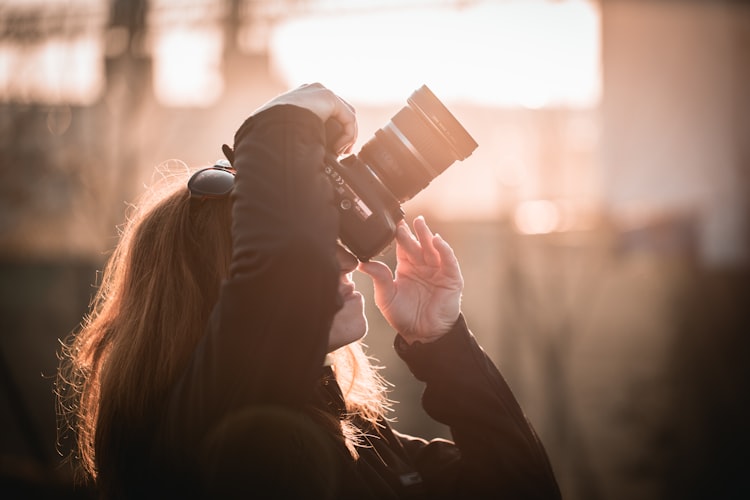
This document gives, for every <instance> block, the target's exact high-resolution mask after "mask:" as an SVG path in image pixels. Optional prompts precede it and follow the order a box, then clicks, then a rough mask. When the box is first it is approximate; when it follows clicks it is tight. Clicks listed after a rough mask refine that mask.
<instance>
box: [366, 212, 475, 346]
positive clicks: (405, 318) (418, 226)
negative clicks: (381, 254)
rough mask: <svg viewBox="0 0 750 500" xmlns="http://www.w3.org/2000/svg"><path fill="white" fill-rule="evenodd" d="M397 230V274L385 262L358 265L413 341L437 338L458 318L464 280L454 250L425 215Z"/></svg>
mask: <svg viewBox="0 0 750 500" xmlns="http://www.w3.org/2000/svg"><path fill="white" fill-rule="evenodd" d="M414 230H415V232H416V236H415V235H414V233H412V232H411V231H410V230H409V226H408V225H407V224H406V223H405V222H403V221H402V222H401V223H400V224H399V227H398V230H397V232H396V261H397V263H396V275H395V277H394V276H393V273H391V270H390V269H389V268H388V266H386V265H385V264H384V263H382V262H377V261H370V262H362V263H360V264H359V270H360V271H362V272H364V273H366V274H368V275H369V276H370V277H371V278H372V280H373V283H374V286H375V304H376V305H377V306H378V308H379V309H380V311H381V312H382V313H383V316H384V317H385V319H386V320H387V321H388V323H390V325H391V326H392V327H393V328H394V329H395V330H396V331H398V332H399V333H400V334H401V336H402V337H404V339H405V340H406V342H408V343H409V344H411V343H413V342H415V341H419V342H423V343H427V342H434V341H435V340H437V339H439V338H440V337H442V336H443V335H444V334H446V333H447V332H448V331H449V330H450V329H451V327H452V326H453V324H454V323H455V322H456V320H457V319H458V315H459V313H460V310H461V292H462V291H463V286H464V280H463V277H462V276H461V269H460V268H459V265H458V260H456V256H455V254H454V253H453V249H452V248H451V247H450V246H449V245H448V243H446V242H445V240H443V238H442V237H441V236H440V235H434V234H432V231H431V230H430V228H429V227H428V226H427V223H426V222H425V220H424V218H423V217H421V216H420V217H417V218H416V219H415V220H414Z"/></svg>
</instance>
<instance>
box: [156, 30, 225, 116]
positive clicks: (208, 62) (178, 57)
mask: <svg viewBox="0 0 750 500" xmlns="http://www.w3.org/2000/svg"><path fill="white" fill-rule="evenodd" d="M222 47H223V45H222V36H221V32H220V31H219V30H218V29H202V30H196V29H191V30H187V29H172V30H169V31H164V32H162V33H160V34H159V36H158V38H157V40H156V42H155V46H154V93H155V94H156V97H157V99H159V102H161V103H162V104H163V105H165V106H195V107H207V106H210V105H211V104H213V103H214V102H216V100H217V99H218V98H219V97H220V96H221V93H222V90H223V88H224V80H223V77H222V74H221V67H220V64H221V51H222Z"/></svg>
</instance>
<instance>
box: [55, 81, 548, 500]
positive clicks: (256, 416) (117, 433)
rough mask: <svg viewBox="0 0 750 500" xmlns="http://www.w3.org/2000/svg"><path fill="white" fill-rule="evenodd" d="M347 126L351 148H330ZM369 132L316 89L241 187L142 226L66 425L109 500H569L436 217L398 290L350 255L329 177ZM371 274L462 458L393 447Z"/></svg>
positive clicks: (85, 346) (74, 343)
mask: <svg viewBox="0 0 750 500" xmlns="http://www.w3.org/2000/svg"><path fill="white" fill-rule="evenodd" d="M328 120H336V121H338V122H339V124H340V125H341V133H340V136H339V137H338V138H331V139H332V140H330V141H328V142H327V141H326V139H327V138H326V137H325V123H326V121H328ZM356 132H357V127H356V117H355V113H354V110H353V108H352V107H351V106H350V105H348V104H347V103H346V102H345V101H343V100H342V99H341V98H339V97H338V96H336V95H335V94H334V93H332V92H331V91H330V90H328V89H326V88H325V87H323V86H321V85H319V84H313V85H304V86H302V87H299V88H297V89H294V90H292V91H290V92H288V93H286V94H282V95H280V96H278V97H276V98H275V99H273V100H271V101H270V102H269V103H268V104H266V105H265V106H263V107H262V108H260V109H259V110H257V111H256V112H255V113H253V114H252V115H251V117H250V118H248V120H246V122H245V123H244V124H243V125H242V126H241V127H240V129H239V130H238V132H237V134H236V136H235V143H234V150H233V151H232V150H229V149H228V148H227V153H228V156H229V157H230V159H231V160H232V164H233V167H234V168H233V169H231V170H224V169H222V168H219V167H214V168H209V169H204V170H202V171H199V172H197V173H195V174H193V176H192V177H191V178H190V179H189V181H187V182H186V179H184V178H182V179H178V180H177V182H176V183H172V184H170V185H171V186H172V187H170V188H169V190H167V191H166V192H155V193H154V198H155V201H153V202H152V203H145V202H144V203H142V204H140V205H139V210H138V211H137V213H135V214H133V215H132V216H131V217H130V219H129V223H128V225H127V227H126V228H125V230H124V233H123V235H122V238H121V241H120V242H119V245H118V247H117V249H116V250H115V253H114V254H113V255H112V257H111V259H110V260H109V263H108V266H107V268H106V270H105V274H104V277H103V281H102V284H101V287H100V289H99V291H98V294H97V297H96V300H95V302H94V305H93V308H92V312H91V314H90V315H89V317H88V318H87V321H86V323H85V324H84V326H83V328H82V329H81V331H80V332H78V334H77V335H75V336H74V337H73V338H72V339H71V341H70V342H68V343H67V344H66V349H65V350H64V354H65V356H66V357H65V358H64V361H63V365H62V366H61V370H60V382H61V384H60V394H59V397H60V403H61V405H60V407H61V409H62V411H63V414H64V415H65V416H67V417H68V421H69V422H70V423H71V428H72V429H73V431H74V432H75V434H76V440H77V444H78V447H77V448H78V450H77V451H78V458H79V459H80V463H81V465H82V469H83V471H84V472H85V473H86V474H87V475H88V477H90V478H91V479H93V480H94V481H95V483H96V485H97V487H98V488H99V490H100V491H101V492H102V495H103V496H104V497H107V498H136V497H137V498H143V497H163V496H167V495H171V496H175V495H177V496H184V497H204V498H219V497H222V498H226V497H231V496H235V495H237V496H238V497H239V496H247V495H252V494H253V493H254V492H255V493H257V492H259V491H264V492H269V491H270V492H272V493H275V494H278V496H279V497H284V498H286V496H285V495H289V496H292V497H293V496H303V497H305V498H378V499H380V498H420V497H424V498H436V497H445V498H461V497H465V498H478V497H488V498H559V496H560V494H559V490H558V487H557V484H556V482H555V478H554V475H553V473H552V470H551V468H550V465H549V462H548V459H547V456H546V453H545V451H544V448H543V446H542V445H541V443H540V442H539V440H538V438H537V437H536V434H535V433H534V431H533V429H532V428H531V426H530V424H529V423H528V422H527V420H526V418H525V417H524V415H523V412H522V410H521V409H520V407H519V406H518V403H517V402H516V400H515V398H514V397H513V395H512V393H511V392H510V389H509V388H508V386H507V384H506V383H505V381H504V380H503V378H502V376H501V375H500V373H499V372H498V370H497V369H496V368H495V366H494V365H493V364H492V362H491V361H490V359H489V358H488V357H487V356H486V355H485V354H484V352H483V351H482V349H481V348H480V347H479V346H478V345H477V343H476V341H475V339H474V337H473V336H472V334H471V333H470V332H469V330H468V328H467V326H466V322H465V321H464V318H463V316H462V314H461V312H460V298H461V292H462V288H463V279H462V277H461V272H460V269H459V265H458V262H457V260H456V258H455V255H454V254H453V251H452V249H451V248H450V246H449V245H448V244H447V243H446V242H445V241H444V240H443V239H442V238H441V237H440V236H438V235H434V234H433V233H432V232H431V231H430V229H429V227H428V226H427V224H426V223H425V221H424V220H423V219H422V218H421V217H420V218H417V219H416V220H415V221H414V233H412V231H411V230H410V229H409V227H408V226H407V225H406V224H404V223H402V224H401V226H400V227H399V229H398V232H397V236H396V242H397V272H396V275H395V276H394V275H393V274H392V273H391V271H390V269H389V268H388V267H387V266H386V265H385V264H383V263H380V262H376V261H371V262H367V263H358V262H357V260H356V259H355V258H354V257H353V256H352V255H351V254H350V253H349V252H348V251H346V249H345V248H343V247H342V246H341V245H339V244H338V242H337V234H338V212H337V210H336V208H335V207H334V206H333V203H332V192H331V189H332V188H331V185H330V183H329V181H328V180H327V179H326V178H325V177H324V174H323V172H322V158H323V155H324V151H325V145H326V144H327V143H328V144H332V145H333V146H332V147H333V148H334V149H335V151H337V152H339V153H342V152H347V151H349V150H350V149H351V147H352V144H353V143H354V141H355V138H356ZM355 269H359V270H360V271H362V272H364V273H366V274H368V275H369V276H370V277H371V278H372V279H373V283H374V287H375V301H376V304H377V306H378V307H379V308H380V310H381V311H382V312H383V315H384V317H385V318H386V319H387V320H388V321H389V323H390V324H391V325H392V327H393V328H394V329H395V330H396V331H397V332H398V335H397V337H396V341H395V344H394V345H395V349H396V351H397V353H398V355H399V356H400V357H401V358H402V359H403V360H404V361H405V362H406V363H407V365H408V366H409V368H410V369H411V371H412V372H413V374H414V375H415V376H416V377H417V378H418V379H420V380H422V381H423V382H425V383H426V389H425V394H424V398H423V404H424V407H425V409H426V411H427V412H428V413H429V414H430V415H431V416H432V417H434V418H435V419H436V420H438V421H440V422H443V423H445V424H447V425H449V426H450V428H451V431H452V435H453V437H454V439H455V442H449V441H446V440H434V441H432V442H427V441H425V440H422V439H419V438H415V437H410V436H405V435H403V434H399V433H397V432H395V431H394V430H392V429H391V427H390V425H389V423H388V421H387V410H388V406H387V401H386V398H385V395H384V384H383V381H382V380H381V379H380V378H379V376H378V374H377V372H376V371H375V370H374V369H373V367H372V366H371V365H370V364H369V362H368V359H367V357H366V356H365V354H364V352H363V351H362V347H361V344H360V342H359V340H360V339H361V338H362V337H363V336H364V335H365V333H366V332H367V322H366V319H365V316H364V308H363V301H362V296H361V295H360V294H359V293H358V292H357V291H356V290H355V288H354V283H353V282H352V280H351V273H352V272H353V271H354V270H355Z"/></svg>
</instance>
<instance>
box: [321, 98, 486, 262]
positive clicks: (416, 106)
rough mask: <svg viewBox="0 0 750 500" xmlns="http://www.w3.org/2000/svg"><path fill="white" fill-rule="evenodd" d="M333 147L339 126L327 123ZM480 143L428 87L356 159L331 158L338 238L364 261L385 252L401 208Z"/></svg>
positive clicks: (400, 217) (327, 161)
mask: <svg viewBox="0 0 750 500" xmlns="http://www.w3.org/2000/svg"><path fill="white" fill-rule="evenodd" d="M327 125H329V127H328V130H327V133H328V135H329V143H331V142H332V141H331V140H330V138H331V136H332V135H333V134H335V129H334V128H332V127H331V126H334V127H335V123H329V124H327ZM476 148H477V143H476V142H475V141H474V139H473V138H472V137H471V136H470V135H469V133H468V132H467V131H466V130H465V129H464V128H463V126H462V125H461V124H460V123H459V122H458V120H456V118H455V117H454V116H453V115H452V114H451V113H450V111H448V109H447V108H446V107H445V106H444V105H443V103H442V102H440V101H439V100H438V99H437V97H435V95H434V94H433V93H432V91H430V89H428V88H427V87H426V86H424V85H423V86H422V87H420V88H419V89H418V90H416V91H415V92H414V93H413V94H412V95H411V96H410V97H409V99H408V100H407V106H404V107H403V108H401V110H399V111H398V113H396V115H394V116H393V117H392V118H391V120H390V121H389V122H388V123H387V124H386V125H385V126H384V127H383V128H381V129H379V130H378V131H376V132H375V135H374V136H373V137H372V138H371V139H370V140H369V141H368V142H367V143H365V145H364V146H362V149H361V150H360V151H359V153H358V154H356V155H349V156H346V157H344V158H341V159H338V158H337V157H336V156H335V155H334V154H332V153H328V154H326V156H325V160H324V166H323V168H324V172H325V174H326V175H327V176H328V179H329V181H330V182H331V184H332V186H333V188H334V201H335V203H336V206H337V208H338V210H339V214H340V219H339V239H340V240H341V242H342V243H343V244H344V245H346V246H347V248H349V250H350V251H351V252H352V253H353V254H354V255H356V257H357V258H358V259H359V260H360V261H363V262H364V261H367V260H370V259H371V258H372V257H374V256H376V255H378V254H380V253H381V252H382V251H383V250H384V249H386V248H387V247H388V246H389V245H390V243H391V241H393V238H394V237H395V235H396V227H397V226H398V223H399V222H400V221H401V220H403V218H404V211H403V208H402V206H401V204H402V203H403V202H405V201H407V200H409V199H411V198H412V197H413V196H415V195H416V194H417V193H419V192H420V191H422V190H423V189H424V188H426V187H427V186H428V185H429V183H430V182H431V181H432V179H434V178H435V177H437V176H438V175H440V173H442V172H443V171H444V170H445V169H447V168H448V167H449V166H450V165H452V164H453V163H454V162H455V161H456V160H464V159H465V158H467V157H468V156H469V155H470V154H471V153H472V152H473V151H474V150H475V149H476Z"/></svg>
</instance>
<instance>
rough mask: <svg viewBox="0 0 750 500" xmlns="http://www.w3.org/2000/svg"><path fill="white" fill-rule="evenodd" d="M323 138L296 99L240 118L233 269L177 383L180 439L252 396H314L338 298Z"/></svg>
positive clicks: (296, 402) (266, 401)
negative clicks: (296, 105) (201, 336)
mask: <svg viewBox="0 0 750 500" xmlns="http://www.w3.org/2000/svg"><path fill="white" fill-rule="evenodd" d="M324 144H325V137H324V128H323V124H322V122H321V120H320V119H319V118H318V117H317V116H316V115H314V114H313V113H312V112H310V111H308V110H305V109H303V108H299V107H295V106H290V105H284V106H276V107H273V108H270V109H268V110H266V111H263V112H261V113H259V114H258V115H256V116H253V117H251V118H249V119H248V120H247V121H246V122H245V123H244V124H243V125H242V127H241V128H240V129H239V130H238V132H237V134H236V137H235V147H234V167H235V169H236V171H237V173H236V177H235V187H234V192H233V207H232V239H233V255H232V261H231V267H230V278H229V279H228V280H227V281H226V282H225V283H224V284H223V285H222V289H221V291H220V298H219V301H218V303H217V304H216V306H215V308H214V310H213V313H212V316H211V319H210V321H209V324H208V328H207V332H206V335H205V336H204V338H203V339H202V340H201V342H200V343H199V345H198V347H197V348H196V350H195V353H194V356H193V359H192V361H191V362H190V364H189V366H188V369H187V370H186V372H185V373H184V375H183V376H182V378H181V379H180V381H179V383H178V385H177V387H176V388H175V389H174V391H173V392H172V394H171V395H170V399H169V401H168V406H167V415H166V417H165V419H164V421H166V422H171V423H172V424H170V425H171V426H172V427H170V429H169V431H168V432H169V433H170V435H171V437H172V441H173V442H182V443H184V442H190V441H192V442H196V441H199V440H200V439H201V438H202V437H203V435H204V434H205V432H206V431H207V430H208V429H209V428H210V427H211V426H212V425H213V424H215V423H216V422H217V421H218V420H219V419H221V418H222V417H224V416H226V415H227V414H229V413H231V412H232V411H234V410H237V409H239V408H242V407H245V406H248V405H281V406H284V407H288V408H292V409H293V408H301V407H302V406H303V405H305V404H306V403H307V402H308V400H309V399H310V398H311V396H312V393H313V387H314V384H315V381H316V379H317V378H318V376H319V375H320V367H321V366H322V365H323V360H324V357H325V353H326V350H327V343H328V334H329V330H330V326H331V322H332V319H333V316H334V315H335V313H336V312H337V310H338V309H339V308H340V299H339V297H338V280H339V265H338V262H337V260H336V250H335V248H336V240H337V235H338V215H337V210H336V209H335V207H334V206H333V203H332V192H331V185H330V183H329V182H328V181H327V179H326V178H325V177H324V173H323V170H322V169H323V162H322V160H323V154H324ZM208 202H210V200H209V201H208Z"/></svg>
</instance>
